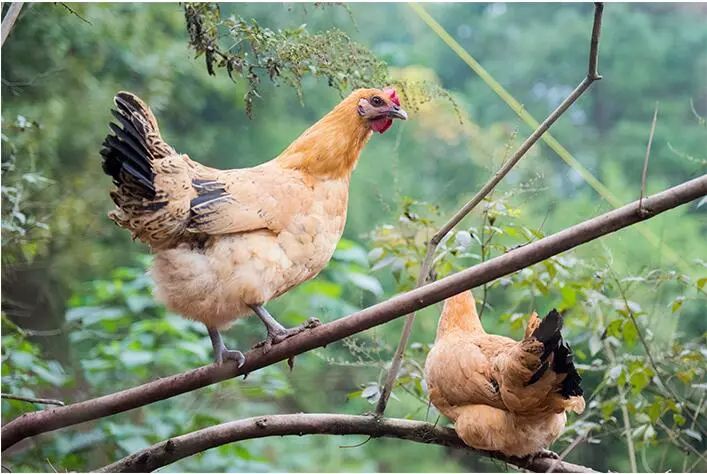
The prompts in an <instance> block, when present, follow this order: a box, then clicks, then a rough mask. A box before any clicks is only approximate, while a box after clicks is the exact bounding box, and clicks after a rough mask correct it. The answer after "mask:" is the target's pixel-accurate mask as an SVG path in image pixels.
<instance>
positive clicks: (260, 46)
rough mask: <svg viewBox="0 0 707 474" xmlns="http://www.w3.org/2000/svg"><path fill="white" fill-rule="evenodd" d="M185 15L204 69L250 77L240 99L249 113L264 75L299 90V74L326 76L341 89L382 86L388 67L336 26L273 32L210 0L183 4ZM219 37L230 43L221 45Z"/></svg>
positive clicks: (300, 84)
mask: <svg viewBox="0 0 707 474" xmlns="http://www.w3.org/2000/svg"><path fill="white" fill-rule="evenodd" d="M184 16H185V18H186V22H187V30H188V31H189V43H190V45H191V46H192V48H194V50H196V55H197V57H199V56H201V55H203V56H204V60H205V62H206V69H207V71H208V72H209V74H210V75H212V76H213V75H214V74H215V71H214V67H218V68H225V69H226V71H227V73H228V76H229V77H230V78H231V79H234V75H235V76H238V77H241V78H245V79H246V80H247V81H248V91H247V92H246V94H245V97H244V100H245V104H246V112H247V113H248V114H249V115H250V114H251V112H252V108H253V100H254V99H255V98H256V97H258V96H259V95H258V85H259V83H260V81H261V80H262V78H263V77H267V78H268V79H270V80H271V81H277V80H282V81H283V82H284V83H286V84H288V85H290V86H292V87H293V88H295V90H296V91H297V94H298V95H299V96H300V97H301V95H302V79H303V77H304V76H305V75H308V74H311V75H313V76H315V77H323V78H326V80H327V82H328V83H329V86H330V87H333V88H335V89H336V90H338V91H339V92H340V93H343V91H345V90H347V89H351V88H354V89H355V88H360V87H372V86H378V87H383V86H384V85H385V82H386V78H387V67H386V65H385V63H384V62H383V61H381V60H380V59H378V58H377V57H376V56H375V55H373V54H372V53H371V52H369V51H368V50H367V49H366V48H365V47H363V46H361V45H359V44H358V43H356V42H354V41H352V40H351V38H349V36H348V35H346V33H344V32H343V31H341V30H338V29H331V30H327V31H325V32H323V33H315V34H312V33H310V32H309V31H307V30H306V26H305V25H301V26H300V27H298V28H295V29H285V30H277V31H273V30H271V29H269V28H266V27H262V26H260V25H259V24H258V23H257V22H256V21H255V20H249V21H246V20H244V19H243V18H241V17H235V16H233V15H232V16H230V17H229V18H226V19H222V18H221V10H220V7H219V6H218V4H214V3H185V4H184ZM223 36H228V41H229V42H232V43H233V45H232V46H230V47H228V48H226V47H224V46H221V43H222V40H221V38H222V37H223Z"/></svg>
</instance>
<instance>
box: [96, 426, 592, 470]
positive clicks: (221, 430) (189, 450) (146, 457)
mask: <svg viewBox="0 0 707 474" xmlns="http://www.w3.org/2000/svg"><path fill="white" fill-rule="evenodd" d="M312 434H319V435H322V434H328V435H368V436H369V437H370V438H380V437H386V438H398V439H404V440H408V441H414V442H417V443H424V444H436V445H441V446H447V447H452V448H457V449H464V450H466V451H469V452H474V453H477V454H479V455H481V456H485V457H488V458H492V459H498V460H501V461H503V462H506V463H510V464H513V465H515V466H518V467H520V468H522V469H527V470H530V471H535V472H545V471H546V470H547V469H548V468H549V467H550V465H551V463H552V462H554V460H552V459H547V458H530V457H528V458H523V459H518V458H512V457H507V456H504V455H502V454H500V453H490V452H487V451H478V450H475V449H472V448H470V447H468V446H466V445H465V444H464V442H463V441H462V440H460V439H459V437H458V436H457V434H456V433H455V432H454V430H452V429H449V428H443V427H436V426H434V425H431V424H430V423H425V422H422V421H412V420H402V419H397V418H379V417H376V416H361V415H338V414H305V413H300V414H296V415H268V416H262V417H255V418H248V419H245V420H239V421H232V422H230V423H223V424H220V425H216V426H211V427H209V428H205V429H202V430H198V431H194V432H192V433H188V434H185V435H182V436H177V437H175V438H171V439H168V440H166V441H162V442H161V443H157V444H155V445H153V446H151V447H149V448H146V449H143V450H141V451H138V452H136V453H133V454H131V455H129V456H127V457H125V458H123V459H121V460H119V461H117V462H114V463H113V464H110V465H108V466H105V467H103V468H101V469H98V470H97V472H151V471H154V470H155V469H158V468H160V467H162V466H166V465H168V464H171V463H173V462H175V461H178V460H180V459H184V458H186V457H188V456H193V455H194V454H197V453H200V452H204V451H206V450H208V449H211V448H215V447H217V446H222V445H224V444H228V443H233V442H236V441H242V440H246V439H254V438H265V437H269V436H289V435H297V436H302V435H312ZM556 472H595V471H593V470H591V469H589V468H587V467H585V466H579V465H577V464H570V463H566V462H561V463H560V464H559V466H558V467H557V469H556Z"/></svg>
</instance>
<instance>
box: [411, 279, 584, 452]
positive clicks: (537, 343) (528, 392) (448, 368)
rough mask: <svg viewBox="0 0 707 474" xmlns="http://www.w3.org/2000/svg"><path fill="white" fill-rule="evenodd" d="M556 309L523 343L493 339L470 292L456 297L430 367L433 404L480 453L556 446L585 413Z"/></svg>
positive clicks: (534, 321) (532, 324) (531, 325)
mask: <svg viewBox="0 0 707 474" xmlns="http://www.w3.org/2000/svg"><path fill="white" fill-rule="evenodd" d="M561 329H562V316H561V315H560V314H559V313H558V312H557V311H555V310H553V311H551V312H550V313H549V314H548V315H547V316H546V317H545V318H544V319H543V320H540V319H539V318H538V317H537V314H535V313H533V314H532V315H531V317H530V320H529V322H528V327H527V329H526V333H525V337H524V338H523V340H522V341H514V340H513V339H510V338H507V337H503V336H497V335H492V334H487V333H486V331H484V329H483V327H482V326H481V322H480V320H479V317H478V314H477V313H476V308H475V302H474V299H473V296H472V294H471V292H464V293H461V294H459V295H457V296H454V297H452V298H449V299H448V300H447V301H446V302H445V304H444V309H443V311H442V316H441V317H440V321H439V326H438V329H437V337H436V340H435V344H434V346H433V348H432V350H431V351H430V353H429V355H428V357H427V360H426V362H425V376H426V380H427V384H428V387H429V389H430V401H431V402H432V404H433V405H435V407H437V408H438V409H439V410H440V411H441V412H442V413H443V414H444V415H446V416H447V417H449V418H450V419H452V420H453V421H455V429H456V430H457V433H458V434H459V436H460V437H461V438H462V439H463V440H464V441H465V442H466V443H467V444H469V445H470V446H472V447H474V448H477V449H487V450H497V451H501V452H503V453H505V454H508V455H513V456H525V455H528V454H533V453H536V452H538V451H540V450H542V449H544V448H546V447H547V446H549V445H550V443H551V442H552V441H554V439H555V438H557V437H558V436H559V434H560V433H561V431H562V428H563V427H564V425H565V422H566V414H565V412H566V411H576V412H577V413H581V411H582V410H583V409H584V399H583V398H582V389H581V386H580V382H581V377H579V374H578V373H577V371H576V368H575V367H574V363H573V362H572V352H571V350H570V349H569V346H568V345H567V344H566V343H565V342H564V341H563V339H562V335H561Z"/></svg>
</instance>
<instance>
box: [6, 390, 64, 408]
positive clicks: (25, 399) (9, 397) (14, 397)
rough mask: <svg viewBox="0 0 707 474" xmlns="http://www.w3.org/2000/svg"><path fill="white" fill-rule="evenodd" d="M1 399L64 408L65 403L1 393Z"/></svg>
mask: <svg viewBox="0 0 707 474" xmlns="http://www.w3.org/2000/svg"><path fill="white" fill-rule="evenodd" d="M0 398H5V399H7V400H19V401H21V402H29V403H39V404H40V405H59V406H61V407H63V406H64V402H62V401H61V400H55V399H53V398H34V397H23V396H22V395H13V394H11V393H0Z"/></svg>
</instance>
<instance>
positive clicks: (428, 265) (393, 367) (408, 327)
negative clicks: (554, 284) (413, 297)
mask: <svg viewBox="0 0 707 474" xmlns="http://www.w3.org/2000/svg"><path fill="white" fill-rule="evenodd" d="M603 11H604V5H603V4H601V3H595V4H594V24H593V26H592V38H591V40H590V46H589V66H588V69H587V75H586V77H585V78H584V79H582V82H580V83H579V85H578V86H577V87H576V88H575V89H574V90H573V91H572V93H571V94H570V95H569V96H567V98H566V99H565V100H563V101H562V103H561V104H560V105H559V106H558V107H557V108H556V109H555V110H554V111H553V112H552V113H551V114H550V115H548V116H547V118H546V119H545V120H544V121H543V123H541V124H540V125H539V126H538V128H537V129H535V131H534V132H533V133H532V134H531V135H530V136H529V137H528V138H527V139H526V140H525V141H524V142H523V143H522V144H521V146H520V147H519V148H518V150H516V152H515V153H514V154H513V156H511V157H510V159H509V160H508V161H506V162H505V163H504V164H503V166H501V168H500V169H499V170H498V171H496V174H494V175H493V176H492V177H491V179H490V180H489V181H488V182H487V183H486V184H484V186H483V187H482V188H481V190H479V192H477V193H476V195H475V196H474V197H473V198H471V200H470V201H469V202H467V203H466V204H464V206H462V208H461V209H459V210H458V211H457V212H456V213H455V214H454V215H453V216H452V218H451V219H449V221H448V222H447V223H446V224H444V225H443V226H442V227H441V228H440V229H439V230H438V231H437V233H436V234H435V235H434V236H433V237H432V239H430V241H429V242H428V243H427V253H426V254H425V258H424V260H423V261H422V266H421V267H420V274H419V275H418V277H417V284H416V286H415V288H419V287H421V286H422V285H424V284H425V283H426V282H427V280H428V279H429V275H430V272H431V270H432V262H433V259H434V254H435V251H436V250H437V246H438V245H439V244H440V242H442V239H443V238H444V237H445V236H446V235H447V234H448V233H449V232H450V231H451V230H452V229H454V227H456V225H457V224H459V222H461V220H462V219H464V218H465V217H466V216H467V215H468V214H469V213H470V212H471V211H472V210H473V209H474V208H475V207H476V206H478V205H479V203H480V202H481V201H483V199H484V198H485V197H486V196H488V194H489V193H490V192H491V191H493V189H494V188H495V187H496V186H497V185H498V183H499V182H501V180H502V179H503V178H504V177H505V176H506V175H507V174H508V173H509V172H510V171H511V170H512V169H513V167H514V166H515V165H517V164H518V162H519V161H520V160H521V158H523V156H525V154H526V153H527V152H528V150H530V149H531V148H532V147H533V145H535V143H537V141H538V140H540V138H541V137H542V136H543V134H544V133H545V132H547V131H548V130H549V129H550V127H551V126H552V124H554V123H555V122H556V121H557V119H559V118H560V117H561V116H562V114H564V113H565V112H566V111H567V109H569V108H570V107H571V106H572V104H574V103H575V102H576V101H577V99H579V98H580V96H581V95H582V94H584V92H585V91H586V90H587V89H589V86H591V85H592V83H593V82H594V81H598V80H599V79H601V76H600V75H599V73H598V72H597V64H598V61H599V35H600V33H601V18H602V12H603ZM414 323H415V313H411V314H409V315H408V316H407V318H406V319H405V325H404V326H403V331H402V333H401V335H400V342H398V347H397V348H396V349H395V354H394V355H393V360H392V361H391V363H390V369H389V370H388V375H387V377H386V381H385V385H384V386H383V390H382V391H381V395H380V398H379V399H378V404H377V406H376V413H378V414H379V415H382V414H383V412H384V411H385V407H386V405H387V403H388V398H389V397H390V394H391V392H392V391H393V385H394V384H395V380H396V379H397V377H398V372H399V371H400V365H401V364H402V361H403V355H404V353H405V348H406V347H407V344H408V341H409V339H410V334H411V333H412V326H413V324H414Z"/></svg>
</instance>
